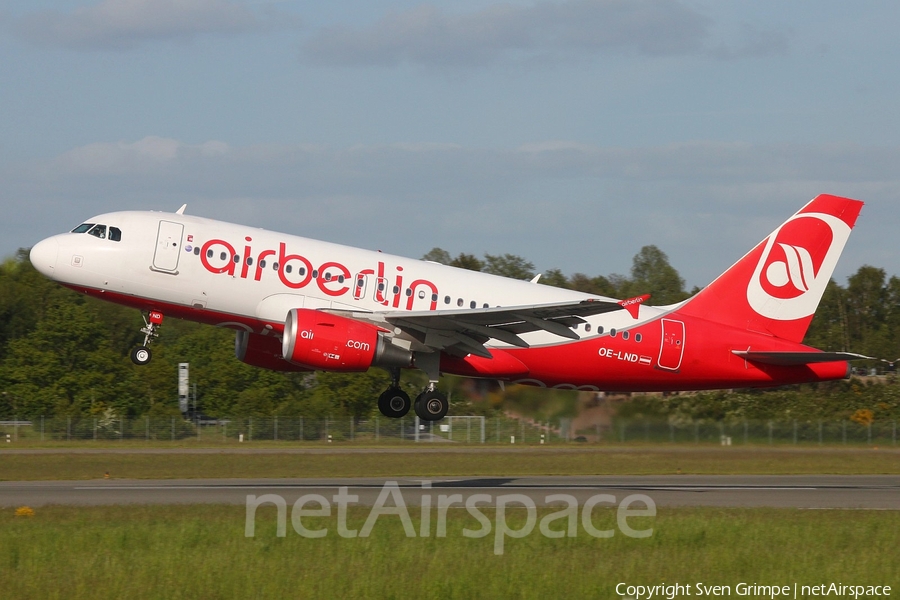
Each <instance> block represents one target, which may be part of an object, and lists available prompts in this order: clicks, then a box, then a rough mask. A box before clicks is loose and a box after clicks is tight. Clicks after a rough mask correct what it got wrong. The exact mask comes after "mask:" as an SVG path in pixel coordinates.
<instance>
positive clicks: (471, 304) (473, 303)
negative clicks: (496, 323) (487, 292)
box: [469, 300, 478, 308]
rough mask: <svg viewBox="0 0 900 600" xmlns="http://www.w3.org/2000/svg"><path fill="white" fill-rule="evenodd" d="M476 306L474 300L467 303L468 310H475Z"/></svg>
mask: <svg viewBox="0 0 900 600" xmlns="http://www.w3.org/2000/svg"><path fill="white" fill-rule="evenodd" d="M476 306H478V304H477V303H476V302H475V301H474V300H472V301H471V302H469V308H475V307H476Z"/></svg>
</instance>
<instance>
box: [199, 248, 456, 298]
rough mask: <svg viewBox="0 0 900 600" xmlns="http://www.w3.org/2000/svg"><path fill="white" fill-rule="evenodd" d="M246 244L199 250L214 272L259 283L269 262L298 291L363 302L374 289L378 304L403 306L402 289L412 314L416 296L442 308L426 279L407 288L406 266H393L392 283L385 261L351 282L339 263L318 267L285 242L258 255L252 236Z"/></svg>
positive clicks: (208, 269)
mask: <svg viewBox="0 0 900 600" xmlns="http://www.w3.org/2000/svg"><path fill="white" fill-rule="evenodd" d="M244 241H245V245H244V248H243V253H241V254H239V253H238V252H237V250H236V249H235V247H234V246H233V245H232V244H230V243H229V242H227V241H225V240H220V239H212V240H209V241H207V242H206V243H204V244H203V246H202V247H201V248H200V262H201V263H202V264H203V268H205V269H206V270H207V271H209V272H210V273H215V274H227V275H229V276H231V277H240V278H241V279H251V278H252V280H253V281H260V280H261V279H262V277H263V272H264V271H265V269H266V266H267V264H266V261H267V260H268V261H270V264H272V266H273V269H275V270H276V271H277V275H278V279H279V280H280V281H281V283H282V285H284V286H285V287H288V288H290V289H293V290H299V289H302V288H305V287H306V286H308V285H310V284H313V283H314V284H315V285H316V286H317V287H318V288H319V290H320V291H321V292H322V293H323V294H325V295H326V296H331V297H339V296H345V295H352V297H353V298H354V299H356V300H360V299H362V298H363V297H364V296H365V294H366V290H367V289H370V290H372V291H371V292H370V294H371V296H372V298H373V299H374V300H375V301H376V302H379V303H380V304H383V305H384V306H393V308H400V302H401V300H402V298H403V293H402V292H400V290H404V289H405V290H406V294H405V295H406V307H405V308H406V309H407V310H412V309H413V304H414V302H415V300H416V298H417V297H418V298H419V299H425V300H426V304H427V305H428V308H429V309H430V310H435V309H436V308H437V297H438V290H437V286H436V285H435V284H434V283H432V282H431V281H428V280H426V279H416V280H414V281H411V282H407V284H406V287H405V288H404V281H403V267H402V266H400V265H396V266H394V273H393V274H392V280H389V279H388V276H387V274H386V264H385V263H384V261H377V264H376V265H375V267H374V268H371V269H362V270H360V271H359V272H357V273H356V274H355V275H354V276H353V277H352V278H351V275H352V273H351V271H350V269H349V268H347V267H346V266H345V265H343V264H341V263H339V262H336V261H325V262H323V263H322V264H320V265H318V266H314V265H313V263H312V262H311V261H310V260H309V259H308V258H307V257H305V256H303V255H301V254H292V253H290V252H289V251H288V249H287V245H286V244H285V243H284V242H280V243H279V244H278V250H277V251H276V250H272V249H266V250H262V251H259V252H258V253H256V252H255V251H254V250H253V248H252V247H251V245H250V244H251V242H252V241H253V238H251V237H249V236H248V237H245V238H244ZM241 257H243V260H242V259H241ZM422 308H425V306H422Z"/></svg>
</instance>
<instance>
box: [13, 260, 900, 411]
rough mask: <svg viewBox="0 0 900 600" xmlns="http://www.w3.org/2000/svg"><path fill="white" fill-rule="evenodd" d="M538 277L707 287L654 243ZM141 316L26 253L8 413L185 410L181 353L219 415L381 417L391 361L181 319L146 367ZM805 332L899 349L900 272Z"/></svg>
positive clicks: (651, 289) (870, 282)
mask: <svg viewBox="0 0 900 600" xmlns="http://www.w3.org/2000/svg"><path fill="white" fill-rule="evenodd" d="M423 258H424V259H425V260H432V261H435V262H440V263H443V264H449V265H452V266H456V267H461V268H465V269H471V270H477V271H484V272H487V273H493V274H496V275H503V276H507V277H514V278H518V279H532V278H533V277H534V276H535V274H536V273H535V272H534V271H535V268H534V265H533V263H531V262H530V261H528V260H526V259H525V258H523V257H520V256H516V255H513V254H503V255H490V254H485V255H484V257H483V258H478V257H476V256H475V255H472V254H465V253H461V254H459V255H457V256H456V257H453V256H451V255H450V254H449V253H447V252H446V251H444V250H442V249H440V248H435V249H433V250H431V251H430V252H428V253H427V254H426V255H425V256H424V257H423ZM539 283H541V284H543V285H553V286H557V287H562V288H567V289H574V290H579V291H583V292H587V293H590V294H598V295H603V296H609V297H614V298H627V297H631V296H637V295H640V294H647V293H649V294H651V295H652V296H653V299H652V303H654V304H660V305H662V304H670V303H673V302H678V301H680V300H683V299H685V298H687V297H689V296H690V295H691V294H693V293H696V291H697V290H696V289H694V290H691V291H690V292H688V291H686V290H685V283H684V280H683V279H682V278H681V277H680V275H679V274H678V272H677V270H676V269H675V268H674V267H672V266H671V265H670V264H669V260H668V257H667V256H666V254H665V253H664V252H662V251H661V250H660V249H659V248H657V247H655V246H645V247H644V248H641V250H640V252H638V254H636V255H635V256H634V259H633V262H632V268H631V272H630V274H629V275H628V276H624V275H616V274H611V275H595V276H590V275H585V274H583V273H575V274H573V275H568V276H567V275H565V274H563V273H562V272H561V271H560V270H559V269H551V270H549V271H546V272H544V273H543V274H542V277H541V279H540V282H539ZM142 325H143V322H142V318H141V315H140V313H139V312H138V311H136V310H133V309H128V308H124V307H120V306H116V305H112V304H108V303H103V302H99V301H97V300H94V299H92V298H88V297H86V296H84V295H80V294H77V293H75V292H73V291H71V290H68V289H66V288H63V287H62V286H59V285H57V284H55V283H53V282H51V281H49V280H47V279H46V278H44V277H43V276H41V275H40V274H39V273H38V272H37V271H35V270H34V268H33V267H32V266H31V263H30V262H29V260H28V252H27V250H20V251H19V252H18V253H17V254H16V256H14V257H11V258H9V259H7V260H5V261H4V262H3V263H2V264H0V418H4V417H5V418H9V417H12V416H19V417H38V416H41V415H44V416H48V417H49V416H58V417H64V416H73V417H74V416H90V415H95V416H96V415H102V414H108V411H110V410H112V411H113V412H114V413H115V414H116V415H119V416H123V417H142V416H151V417H154V416H175V415H178V414H179V412H178V398H177V379H176V373H177V365H178V363H180V362H188V363H190V369H191V380H192V382H193V383H195V384H196V390H197V393H196V399H197V404H198V406H199V407H200V408H201V410H202V412H203V413H205V414H208V415H210V416H227V415H243V416H257V415H258V416H270V415H284V416H296V415H303V416H305V417H309V418H326V417H339V416H351V417H355V418H366V417H369V416H374V415H375V414H376V412H377V408H376V407H375V401H374V400H375V399H376V398H377V396H378V395H379V394H380V393H381V392H382V391H383V390H384V389H385V388H386V387H387V385H388V382H389V378H388V376H387V374H386V373H384V372H382V371H381V370H380V369H372V370H370V371H369V372H368V373H358V374H356V373H354V374H341V373H275V372H271V371H266V370H263V369H257V368H254V367H250V366H248V365H245V364H243V363H241V362H240V361H238V360H237V359H236V358H235V357H234V333H233V332H232V331H229V330H223V329H219V328H215V327H209V326H203V325H199V324H196V323H189V322H184V321H178V320H176V319H170V320H168V321H167V322H166V324H165V326H164V327H162V328H161V330H160V338H159V340H158V342H157V344H155V345H154V359H153V361H152V362H151V363H150V364H149V365H146V366H143V367H137V366H135V365H133V364H132V363H131V361H130V360H129V358H128V354H129V351H130V350H131V348H133V347H134V346H135V345H138V344H140V343H141V341H142V339H143V336H142V334H140V333H139V330H140V328H141V327H142ZM806 341H807V343H809V344H811V345H814V346H816V347H819V348H822V349H826V350H848V351H854V352H860V353H863V354H868V355H872V356H879V357H897V356H900V279H898V278H897V277H890V278H888V277H887V276H886V274H885V272H884V270H883V269H878V268H875V267H871V266H863V267H861V268H860V269H859V270H857V272H856V273H854V274H853V275H852V276H851V277H850V278H849V279H848V281H847V285H846V286H842V285H840V284H838V283H836V282H834V281H832V282H831V283H830V284H829V286H828V289H827V290H826V293H825V297H824V298H823V301H822V305H821V306H820V308H819V311H818V312H817V314H816V317H815V319H814V320H813V323H812V326H811V327H810V331H809V334H808V335H807V340H806ZM445 379H446V380H447V381H446V382H445V384H444V385H445V386H448V387H449V388H450V389H451V393H453V394H454V396H453V399H454V411H455V412H457V414H461V413H460V412H459V411H465V412H470V413H471V414H490V412H491V411H494V410H497V405H496V403H490V402H477V401H476V402H471V401H470V400H471V399H472V394H471V393H470V392H467V391H466V390H471V389H473V388H472V386H468V387H467V386H465V385H464V384H463V383H462V382H461V381H460V380H458V379H456V378H450V377H448V378H445ZM403 381H404V385H405V386H407V387H408V390H407V391H408V392H410V393H411V394H415V393H417V392H418V390H419V389H420V388H421V386H422V385H423V381H422V378H421V377H420V376H419V375H417V374H416V373H410V374H405V375H404V378H403ZM474 389H482V388H480V387H478V386H475V388H474ZM476 396H477V394H476ZM501 407H502V401H501Z"/></svg>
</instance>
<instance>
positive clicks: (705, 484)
mask: <svg viewBox="0 0 900 600" xmlns="http://www.w3.org/2000/svg"><path fill="white" fill-rule="evenodd" d="M387 481H394V482H396V483H397V485H398V486H399V489H400V493H401V494H402V496H403V499H404V502H406V504H408V505H411V506H418V505H420V504H421V498H422V496H423V495H429V496H430V497H431V498H432V500H431V501H432V502H433V503H437V502H439V501H440V496H441V495H444V496H448V497H449V496H451V495H455V494H459V495H461V497H462V502H464V501H465V499H466V498H467V497H469V496H471V495H473V494H487V495H489V496H490V497H491V501H490V502H491V503H493V502H495V500H496V498H497V497H498V496H501V495H505V494H524V495H526V496H529V497H530V498H531V499H532V500H533V501H534V502H535V504H536V505H537V506H547V505H548V501H547V497H548V496H552V495H554V494H569V495H571V496H574V497H575V498H576V499H577V500H578V502H579V503H583V502H584V501H586V500H587V499H588V498H590V497H592V496H594V495H596V494H610V495H612V496H614V497H615V498H616V501H617V502H618V501H620V500H621V499H622V498H624V497H625V496H628V495H631V494H645V495H647V496H649V497H650V498H652V499H653V501H654V502H655V503H656V505H657V506H660V507H679V506H682V507H683V506H718V507H778V508H805V509H870V510H900V476H898V475H667V476H627V477H625V476H581V477H572V476H565V477H562V476H559V477H508V478H498V477H472V478H460V477H454V478H446V477H435V478H432V479H419V478H416V479H413V478H338V479H255V480H254V479H169V480H97V481H28V482H18V481H7V482H0V507H6V508H8V507H16V506H23V505H27V506H32V507H37V506H45V505H48V504H62V505H83V506H88V505H110V504H244V503H245V502H246V500H247V496H248V495H255V496H260V495H263V494H278V495H279V496H281V497H283V498H284V499H285V500H286V501H287V502H288V503H293V502H295V501H296V500H297V498H299V497H300V496H303V495H306V494H320V495H322V496H325V497H326V498H328V499H329V500H330V499H331V498H332V496H334V495H335V494H337V493H338V492H339V489H340V488H341V487H345V486H346V487H347V488H348V490H347V492H348V493H349V494H352V495H355V496H358V500H355V501H354V504H359V505H362V506H371V505H373V504H374V502H375V501H376V499H377V498H378V495H379V493H380V492H381V491H382V488H383V486H384V484H385V482H387ZM456 501H457V502H459V500H456ZM550 503H551V504H552V499H551V502H550Z"/></svg>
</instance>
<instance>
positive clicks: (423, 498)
mask: <svg viewBox="0 0 900 600" xmlns="http://www.w3.org/2000/svg"><path fill="white" fill-rule="evenodd" d="M404 487H405V486H404ZM348 491H349V488H348V487H347V486H341V487H339V488H338V493H337V494H334V495H333V496H331V500H330V501H329V499H328V498H326V497H325V496H323V495H322V494H305V495H303V496H300V498H298V499H297V501H296V502H295V503H294V505H293V508H292V510H291V516H290V518H291V524H292V525H293V528H294V530H295V531H296V532H297V533H298V534H300V535H301V536H303V537H306V538H322V537H325V536H327V535H328V531H329V530H328V528H327V527H321V525H324V524H325V523H324V522H323V521H322V520H321V518H322V517H326V518H330V517H331V516H332V503H334V505H336V507H337V533H338V535H339V536H340V537H342V538H356V537H360V538H366V537H369V535H370V534H371V533H372V529H373V528H374V527H375V524H376V523H377V521H378V518H379V517H382V516H389V515H391V516H395V517H398V518H399V520H400V525H402V527H403V530H404V532H405V533H406V537H410V538H414V537H417V536H418V537H431V536H432V535H433V536H434V537H438V538H442V537H447V511H448V510H449V509H450V508H460V509H461V508H465V510H466V512H467V513H468V515H469V516H471V517H472V519H473V520H474V522H473V524H477V525H478V527H477V528H471V529H470V528H468V527H466V528H464V529H462V535H463V537H467V538H484V537H488V536H490V535H491V534H492V531H493V541H494V554H497V555H501V554H503V552H504V545H505V543H506V540H507V539H508V538H523V537H526V536H528V535H529V534H531V533H532V532H534V530H535V525H537V526H538V528H537V529H538V531H539V532H540V533H541V535H543V536H544V537H547V538H564V537H570V538H572V537H576V536H577V535H578V524H579V516H580V517H581V519H580V522H581V528H582V529H584V531H585V533H587V535H590V536H592V537H595V538H611V537H613V536H614V535H615V533H616V531H615V529H613V528H612V527H610V528H608V529H603V528H602V526H601V527H600V528H598V527H597V523H596V521H597V520H602V513H603V511H602V508H604V506H605V507H606V508H612V507H615V508H616V510H615V521H616V523H617V525H618V529H619V531H620V532H621V533H622V534H624V535H625V536H628V537H632V538H646V537H650V536H651V535H653V529H652V528H648V529H635V528H634V527H638V526H640V525H647V524H649V523H648V522H647V521H646V520H642V521H639V522H634V521H632V522H631V523H629V521H628V520H629V519H632V518H639V517H655V516H656V504H655V503H654V502H653V499H652V498H650V497H649V496H646V495H644V494H631V495H630V496H626V497H625V498H623V499H622V501H621V502H619V503H618V506H616V505H617V502H616V497H615V496H613V495H612V494H595V495H593V496H591V497H589V498H588V499H587V500H585V502H584V504H583V505H582V506H581V507H580V510H579V506H578V500H577V499H576V498H575V496H572V495H570V494H550V495H548V496H546V497H545V498H544V503H545V504H546V505H548V506H554V505H562V506H557V507H556V508H557V509H558V510H554V511H553V512H549V513H547V514H546V515H544V516H543V517H542V518H541V519H540V522H539V521H538V514H537V504H536V503H535V500H534V499H533V498H532V497H531V496H528V495H526V494H502V495H499V496H496V497H494V496H492V495H491V494H470V495H468V496H467V497H463V494H459V493H457V494H439V495H438V496H437V502H436V503H435V502H434V500H435V499H434V498H433V496H432V494H431V493H430V492H431V482H430V481H423V482H422V484H421V488H419V486H415V487H412V490H411V491H414V493H415V494H416V497H417V499H418V500H419V506H420V507H421V509H420V515H419V516H420V518H419V523H418V528H416V527H415V526H414V524H413V520H412V518H411V517H410V514H409V510H408V509H407V507H406V501H405V500H404V498H403V493H402V492H401V488H400V485H399V484H398V483H397V482H396V481H387V482H385V483H384V485H383V486H382V487H381V491H380V493H379V494H378V498H377V499H376V500H375V502H374V503H373V505H372V509H371V510H370V511H369V514H368V517H367V518H366V520H365V523H364V524H363V526H362V528H361V529H358V530H357V529H350V525H349V524H348V522H347V511H348V506H349V505H350V504H354V503H358V502H359V495H358V494H350V493H348ZM263 504H274V505H275V507H276V508H277V511H278V514H277V523H276V532H275V535H276V536H277V537H285V536H286V535H287V518H288V517H287V513H288V506H287V502H286V501H285V499H284V498H283V497H282V496H280V495H278V494H264V495H262V496H255V495H248V496H247V504H246V506H247V510H246V521H245V526H244V535H245V536H246V537H255V536H256V512H257V508H259V506H260V505H263ZM309 505H313V506H317V508H307V506H309ZM433 505H434V506H435V508H436V512H437V518H436V519H435V520H434V531H433V532H432V506H433ZM491 505H493V506H494V507H495V509H494V522H493V523H491V520H490V518H489V517H488V515H486V514H485V512H484V509H489V508H490V506H491ZM509 509H519V510H521V509H524V511H525V515H524V522H522V521H523V519H522V518H516V519H514V520H513V522H512V523H510V522H508V520H507V510H509ZM595 509H596V511H595ZM595 512H596V514H595ZM579 513H580V514H579ZM488 514H490V513H488ZM611 516H612V514H611V512H610V513H608V514H607V517H606V518H609V517H611ZM312 517H319V518H320V519H319V520H318V521H314V520H312V519H311V518H312ZM304 519H306V520H305V521H304ZM513 525H517V527H514V526H513ZM610 525H612V523H610ZM315 527H318V528H315Z"/></svg>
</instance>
